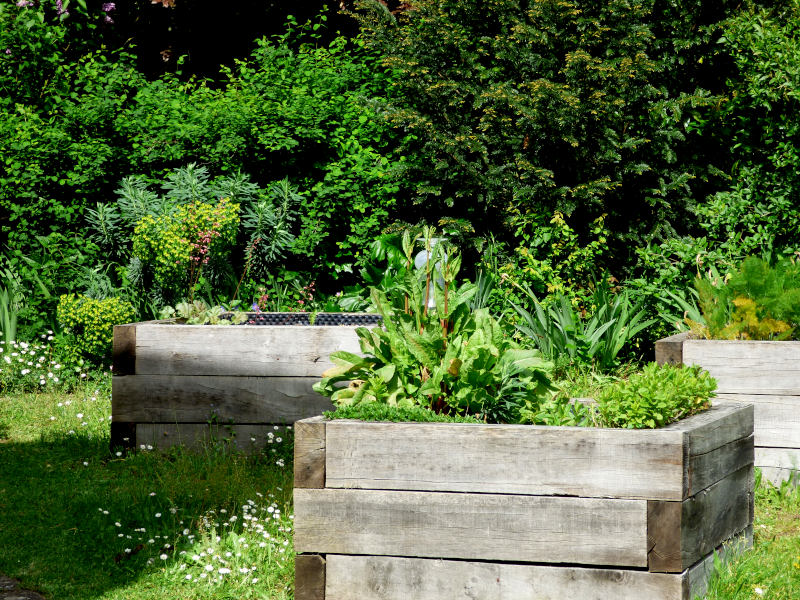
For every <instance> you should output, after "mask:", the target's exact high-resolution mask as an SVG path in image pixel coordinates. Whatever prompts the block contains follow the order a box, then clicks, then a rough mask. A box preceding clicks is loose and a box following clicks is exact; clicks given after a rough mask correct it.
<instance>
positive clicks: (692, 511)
mask: <svg viewBox="0 0 800 600" xmlns="http://www.w3.org/2000/svg"><path fill="white" fill-rule="evenodd" d="M752 494H753V467H752V466H747V467H745V468H743V469H740V470H739V471H737V472H736V473H733V474H731V475H729V476H728V477H726V478H725V479H723V480H722V481H719V482H717V483H715V484H714V485H712V486H711V487H709V488H707V489H705V490H703V491H702V492H700V493H698V494H696V495H695V496H693V497H691V498H689V499H687V500H684V501H683V502H663V501H654V500H652V501H649V502H648V511H647V514H648V524H647V531H648V541H649V550H650V552H649V560H650V562H649V570H650V571H661V572H670V573H678V572H681V571H683V570H684V569H687V568H689V567H690V566H691V565H693V564H694V563H695V562H697V561H698V560H699V559H700V558H702V557H703V556H705V555H706V554H708V553H709V552H711V551H713V550H714V549H715V548H716V547H717V546H719V545H720V544H721V543H722V542H724V541H725V540H727V539H729V538H731V537H733V536H734V535H736V534H738V533H739V532H741V531H744V530H746V529H747V528H748V527H750V526H752V524H753V515H752V506H751V503H752Z"/></svg>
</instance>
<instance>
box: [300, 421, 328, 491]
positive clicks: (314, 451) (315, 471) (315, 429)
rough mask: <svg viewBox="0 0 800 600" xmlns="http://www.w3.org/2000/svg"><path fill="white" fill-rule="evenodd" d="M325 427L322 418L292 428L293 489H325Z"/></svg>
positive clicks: (301, 422)
mask: <svg viewBox="0 0 800 600" xmlns="http://www.w3.org/2000/svg"><path fill="white" fill-rule="evenodd" d="M325 427H326V422H325V420H324V419H323V418H322V417H318V418H316V419H305V420H304V421H298V422H297V423H295V426H294V487H296V488H324V487H325V443H326V440H325Z"/></svg>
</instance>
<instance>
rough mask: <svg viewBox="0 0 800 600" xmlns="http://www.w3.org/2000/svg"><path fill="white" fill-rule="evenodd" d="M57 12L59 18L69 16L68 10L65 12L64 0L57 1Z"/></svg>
mask: <svg viewBox="0 0 800 600" xmlns="http://www.w3.org/2000/svg"><path fill="white" fill-rule="evenodd" d="M56 12H57V13H58V16H61V15H68V14H69V13H68V12H67V11H66V10H64V3H63V1H62V0H56Z"/></svg>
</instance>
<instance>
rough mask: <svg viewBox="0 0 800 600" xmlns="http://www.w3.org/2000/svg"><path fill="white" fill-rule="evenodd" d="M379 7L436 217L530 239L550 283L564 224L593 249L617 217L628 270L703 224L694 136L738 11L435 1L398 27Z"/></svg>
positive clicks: (687, 5)
mask: <svg viewBox="0 0 800 600" xmlns="http://www.w3.org/2000/svg"><path fill="white" fill-rule="evenodd" d="M365 4H366V5H367V6H368V7H369V8H368V10H367V11H366V12H365V13H364V15H363V16H362V24H363V26H364V28H365V31H366V32H367V34H368V37H367V38H366V40H367V42H368V44H370V45H371V46H372V47H373V48H376V49H377V50H378V51H380V52H381V53H382V54H383V55H384V56H385V59H384V64H385V65H386V67H387V68H389V69H392V70H393V71H394V72H395V75H394V76H393V78H392V83H393V86H394V87H393V89H392V96H391V97H390V103H389V105H388V108H387V112H388V115H389V117H390V119H391V120H392V122H393V123H394V124H396V125H397V126H398V127H403V128H405V129H406V130H407V131H409V132H410V133H411V135H410V136H408V137H406V138H405V139H404V144H405V145H404V153H405V155H406V156H407V157H408V159H407V161H406V165H407V167H406V177H408V178H409V179H410V180H412V181H413V182H415V190H414V191H415V192H416V195H417V199H418V200H419V202H420V204H421V207H420V211H421V212H422V213H423V214H424V213H427V214H431V213H432V214H435V215H441V214H448V215H451V216H459V217H464V218H467V219H470V220H472V221H473V222H474V223H476V225H477V226H479V228H480V229H481V231H487V230H488V231H494V232H495V233H497V232H503V231H504V232H505V234H506V235H508V234H509V233H510V234H513V235H514V236H515V237H516V238H517V239H521V240H524V241H525V242H526V243H525V244H524V245H523V246H522V247H523V248H527V249H528V250H529V251H531V252H532V253H533V256H532V260H531V261H530V264H531V267H532V269H534V270H539V271H541V274H538V273H533V274H532V275H534V276H535V277H537V278H539V279H541V280H542V281H543V282H545V283H547V282H548V279H550V278H551V275H550V274H549V273H547V272H546V270H548V269H554V270H556V271H557V270H558V264H557V262H555V261H552V262H551V261H549V260H547V259H548V251H549V245H548V244H546V243H542V240H539V239H537V233H538V229H539V228H540V227H541V226H542V225H545V226H546V225H547V223H548V221H549V220H550V219H551V218H552V217H553V215H555V214H557V212H561V213H562V214H563V215H564V216H565V217H566V218H567V219H568V220H569V223H570V228H571V229H572V230H573V231H574V232H575V234H576V235H577V237H578V239H579V240H581V244H580V246H584V245H585V244H586V243H587V241H594V240H599V239H600V237H599V236H596V235H592V234H591V230H592V229H593V228H594V227H595V226H596V223H597V220H598V219H600V218H601V217H603V215H606V218H605V226H606V227H607V228H608V229H609V231H610V233H611V235H610V236H609V237H608V244H610V245H612V248H613V255H606V256H605V260H606V261H608V262H611V263H614V264H620V263H622V264H624V263H625V262H626V261H627V260H629V258H630V254H629V253H630V251H631V248H632V245H633V244H632V243H631V242H634V243H636V242H639V241H643V240H646V239H652V238H659V237H661V238H663V237H666V236H668V235H670V234H672V233H673V232H674V229H675V228H676V227H683V226H685V225H686V224H687V223H688V222H689V220H690V219H691V213H690V212H689V210H688V209H689V208H690V207H691V204H692V202H693V198H692V197H693V192H694V190H692V189H691V187H690V186H695V187H696V188H698V189H700V190H702V189H703V186H704V185H706V184H705V181H706V179H707V177H706V172H705V171H706V165H705V162H706V161H705V157H703V156H699V155H698V151H699V150H702V147H701V146H700V145H697V144H692V141H693V140H691V136H690V135H689V132H688V131H687V128H686V123H687V122H688V121H690V116H692V115H693V114H694V112H695V111H696V110H697V107H698V106H701V105H704V104H706V103H709V93H708V92H706V91H704V90H703V89H702V84H703V83H705V82H706V81H709V82H713V81H714V73H716V72H717V67H718V65H717V64H716V62H715V56H714V55H713V54H712V53H711V52H708V48H709V46H711V45H712V44H713V43H714V41H715V38H714V34H715V31H717V29H716V28H715V27H714V26H713V24H714V23H715V22H717V21H719V20H720V19H722V18H724V17H725V16H726V15H727V14H728V11H729V10H730V9H729V7H728V5H727V3H714V4H713V5H709V3H707V2H705V3H704V2H700V1H699V0H695V1H690V2H672V3H656V2H643V3H630V2H627V1H625V0H619V1H617V0H614V1H611V2H590V1H586V0H573V1H567V2H529V3H520V2H517V1H515V0H500V1H497V2H491V3H485V2H475V1H472V0H470V1H464V0H420V1H419V2H414V3H413V8H412V9H410V10H407V11H405V12H403V13H401V14H400V15H399V16H397V17H396V18H395V17H394V16H392V15H391V14H390V13H389V11H388V10H386V9H385V8H383V7H382V6H380V4H379V3H378V2H371V3H368V4H367V3H365ZM701 58H702V60H701ZM698 174H699V175H702V176H696V175H698ZM526 260H527V259H526ZM548 263H549V264H548ZM556 275H558V277H555V276H553V277H552V279H553V280H554V282H555V283H559V281H558V280H559V279H563V280H566V279H568V278H570V277H571V274H570V273H569V271H567V272H566V273H564V274H563V275H562V274H560V273H556Z"/></svg>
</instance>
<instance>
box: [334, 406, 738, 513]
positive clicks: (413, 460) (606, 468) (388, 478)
mask: <svg viewBox="0 0 800 600" xmlns="http://www.w3.org/2000/svg"><path fill="white" fill-rule="evenodd" d="M695 429H697V430H698V433H695ZM752 429H753V424H752V410H751V409H749V408H747V407H742V406H740V405H732V404H729V405H724V404H723V405H721V406H716V407H713V408H712V409H711V410H710V411H707V412H706V413H703V414H699V415H695V416H693V417H691V418H689V419H686V420H685V421H683V422H682V423H681V424H680V427H676V428H665V429H661V430H655V431H651V430H648V431H642V430H638V431H637V430H610V429H594V428H585V427H534V426H524V425H517V426H514V425H472V424H452V423H392V424H387V423H362V422H352V421H333V422H331V423H330V424H329V425H328V428H327V442H326V445H327V450H326V452H327V453H326V478H327V483H326V485H327V487H331V488H359V489H398V490H402V489H405V490H420V491H457V492H488V493H508V494H536V495H566V496H583V497H617V498H645V499H659V500H682V499H684V498H686V497H688V496H689V495H691V494H693V493H695V492H697V491H699V490H700V489H702V488H703V487H707V486H708V485H711V484H712V483H714V482H715V481H718V480H719V479H721V478H722V477H724V476H725V475H727V474H729V473H731V472H733V471H735V470H737V469H738V468H740V467H741V466H743V465H744V464H749V463H748V462H747V450H746V445H747V443H746V442H740V445H741V446H743V448H742V449H741V451H740V452H738V453H726V452H724V450H723V447H724V446H725V445H726V444H729V443H730V442H735V441H737V440H739V439H741V438H747V437H748V436H750V435H751V434H752ZM686 444H689V448H688V450H687V448H685V447H684V446H685V445H686ZM397 457H403V460H398V459H397Z"/></svg>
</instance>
